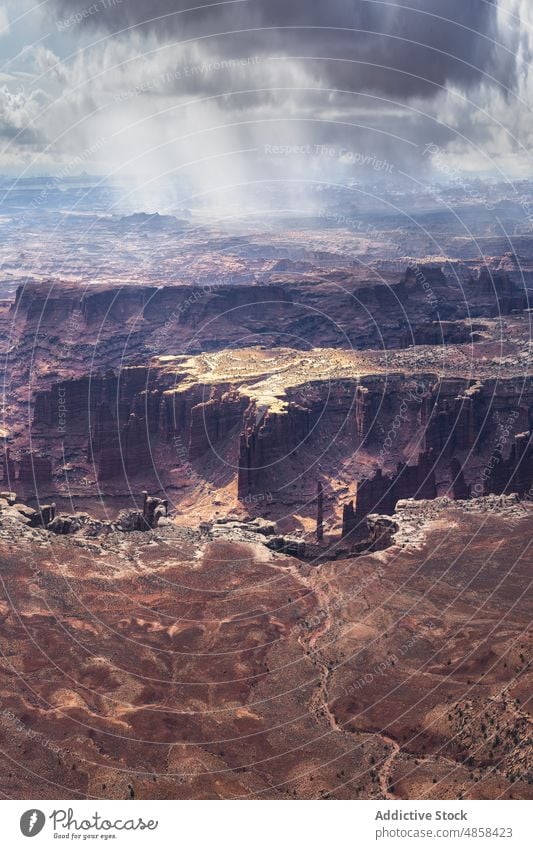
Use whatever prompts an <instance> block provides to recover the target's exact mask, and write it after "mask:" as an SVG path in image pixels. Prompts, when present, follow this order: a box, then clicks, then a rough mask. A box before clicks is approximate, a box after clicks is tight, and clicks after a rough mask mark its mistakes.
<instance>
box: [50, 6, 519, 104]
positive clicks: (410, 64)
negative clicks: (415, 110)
mask: <svg viewBox="0 0 533 849" xmlns="http://www.w3.org/2000/svg"><path fill="white" fill-rule="evenodd" d="M52 2H53V3H54V5H55V7H56V9H57V14H58V17H60V18H62V19H68V18H70V17H72V15H75V14H76V13H81V16H80V24H79V25H80V26H82V27H86V28H91V29H99V30H102V31H106V32H108V33H110V35H113V34H117V33H119V32H120V31H122V30H124V29H126V28H129V27H134V28H135V30H136V32H141V33H146V34H155V35H156V36H157V37H158V38H159V39H160V40H161V41H168V40H170V39H174V40H181V39H184V40H185V39H200V41H198V42H197V43H198V44H199V45H201V46H202V49H203V50H205V51H208V52H209V53H210V55H212V57H213V58H224V57H228V56H240V55H243V54H244V53H246V54H247V55H250V54H252V53H256V54H258V55H261V56H272V55H274V56H277V57H279V58H280V59H282V58H286V57H307V62H306V69H307V70H308V71H309V70H310V72H311V73H312V74H313V76H314V77H316V78H317V79H318V80H319V81H320V83H321V84H322V85H323V86H324V87H326V88H332V89H343V90H350V91H351V90H356V91H368V92H373V93H376V94H379V95H382V96H385V97H390V98H394V99H405V98H409V97H413V96H422V97H430V96H431V95H432V94H433V93H435V92H436V91H437V90H438V89H439V87H443V86H447V85H450V84H454V85H456V86H458V87H460V88H462V89H463V90H466V89H468V88H469V87H471V86H474V85H476V84H478V83H479V81H480V80H482V79H485V80H487V79H488V78H487V76H485V75H487V74H488V75H490V76H491V77H494V78H495V79H496V82H497V84H498V85H500V86H503V87H504V88H512V87H513V85H514V83H515V79H516V67H515V65H516V53H517V43H518V42H517V39H518V37H519V34H518V29H517V28H515V29H509V28H508V29H506V30H504V31H503V30H501V29H499V27H498V9H497V2H496V0H494V2H490V0H447V2H446V3H442V0H405V3H401V4H400V3H395V2H380V0H327V2H324V0H243V2H236V3H231V4H219V5H214V4H213V3H208V2H206V0H152V2H151V3H150V4H147V3H146V2H145V0H122V2H115V3H113V0H99V3H98V4H97V5H99V7H100V8H99V11H98V12H97V13H95V14H90V15H87V16H86V17H83V11H84V9H87V0H52ZM191 7H196V8H195V9H194V10H191ZM239 30H241V32H239ZM242 30H253V31H252V32H250V31H248V32H242ZM301 61H305V60H304V59H302V60H301ZM198 82H199V85H200V86H201V81H200V80H199V81H198Z"/></svg>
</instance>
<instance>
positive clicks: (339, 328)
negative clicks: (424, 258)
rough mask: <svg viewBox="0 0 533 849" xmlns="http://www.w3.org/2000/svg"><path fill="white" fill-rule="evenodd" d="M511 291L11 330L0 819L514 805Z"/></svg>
mask: <svg viewBox="0 0 533 849" xmlns="http://www.w3.org/2000/svg"><path fill="white" fill-rule="evenodd" d="M321 259H322V262H323V263H324V257H323V256H322V257H321ZM267 266H269V267H267ZM503 266H505V267H503ZM527 280H529V278H527ZM527 280H526V284H525V285H524V281H523V280H522V281H521V280H520V279H518V277H517V276H516V275H515V274H514V272H513V264H512V262H511V261H510V260H509V261H507V263H505V262H504V260H503V259H502V258H495V259H494V260H493V261H491V262H487V263H485V264H483V265H479V266H478V267H475V266H474V264H473V263H472V264H471V266H470V267H468V265H465V263H463V264H462V265H461V268H460V269H459V265H457V267H454V264H453V263H446V264H439V263H437V262H431V263H425V264H424V263H420V264H419V263H416V264H413V263H411V264H406V265H405V267H404V269H403V271H401V272H399V273H397V272H396V271H394V272H393V271H392V270H391V269H389V270H387V269H385V268H384V267H382V268H381V270H380V271H379V272H378V271H377V270H376V269H369V268H363V267H361V266H358V265H357V264H355V263H354V264H353V265H351V266H349V267H347V266H346V264H344V265H343V264H342V263H339V262H338V260H335V258H333V259H331V260H330V262H329V264H327V266H326V267H320V266H319V265H318V264H315V263H314V262H313V261H311V260H310V259H309V258H307V259H306V260H305V261H304V260H298V261H296V260H291V259H287V258H286V259H279V257H278V258H276V259H272V260H269V261H268V262H263V263H262V266H261V274H259V275H256V277H255V279H253V280H252V282H250V281H249V280H245V281H241V282H234V283H232V284H231V285H230V284H228V283H227V282H220V281H219V282H214V283H209V284H203V285H199V286H198V285H194V284H193V283H192V284H187V285H185V284H180V285H162V286H155V285H145V284H127V285H123V284H120V285H102V284H100V283H97V284H91V285H87V286H85V287H82V286H80V285H72V284H68V283H64V282H61V281H59V282H54V283H50V284H49V285H48V284H47V283H43V282H40V283H35V282H30V283H28V284H26V285H22V286H20V287H19V288H18V290H17V291H16V293H15V295H14V297H13V298H11V299H6V300H5V301H3V302H2V303H1V304H0V344H1V345H2V348H3V354H4V379H5V387H4V408H3V418H2V430H1V433H0V439H1V441H2V452H1V475H2V482H1V486H0V488H1V489H2V490H3V491H2V492H0V570H1V577H2V583H3V588H4V599H3V600H2V602H1V613H2V617H1V622H0V641H1V645H2V651H3V655H4V660H3V662H2V664H0V677H1V678H2V688H3V692H4V694H5V698H4V699H3V702H2V710H1V711H0V737H1V738H2V750H3V753H2V755H1V756H0V757H1V758H2V761H3V766H4V769H3V770H2V775H3V779H2V784H3V787H2V789H3V792H6V793H7V792H11V793H15V794H19V795H21V796H22V797H24V796H27V795H28V794H29V793H30V792H31V796H32V797H33V798H54V797H56V796H57V794H58V793H59V795H60V796H61V797H62V798H68V799H71V798H72V799H76V798H269V799H278V798H301V799H310V798H313V799H314V798H320V799H332V798H339V799H348V798H350V799H352V798H374V799H398V798H454V799H456V798H495V797H498V798H500V797H501V798H531V783H530V780H531V779H530V773H529V769H530V763H531V742H530V726H531V719H530V714H529V695H528V692H529V689H528V688H529V687H530V681H531V673H530V662H531V661H530V658H531V640H530V634H529V633H528V631H527V624H528V622H529V621H530V616H531V610H530V598H529V597H528V595H527V593H526V592H525V589H526V587H527V582H528V579H529V575H530V562H531V561H530V557H529V555H528V545H529V542H528V541H529V539H530V536H531V527H532V523H533V513H532V510H533V507H532V504H533V499H532V498H531V495H532V494H533V449H532V446H531V433H532V417H533V382H532V373H531V365H530V357H531V347H530V338H531V333H530V313H529V307H528V303H529V300H528V298H529V290H528V288H527V287H528V285H529V284H528V283H527ZM528 617H529V618H528ZM30 763H31V766H30ZM8 788H9V790H8Z"/></svg>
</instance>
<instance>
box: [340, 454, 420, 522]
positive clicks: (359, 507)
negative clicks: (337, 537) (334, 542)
mask: <svg viewBox="0 0 533 849" xmlns="http://www.w3.org/2000/svg"><path fill="white" fill-rule="evenodd" d="M436 496H437V486H436V481H435V468H434V458H433V456H432V454H431V453H430V452H428V453H424V454H421V455H420V457H419V459H418V463H417V464H416V465H413V466H408V465H405V464H399V465H398V468H397V471H396V474H394V475H390V476H389V475H384V474H383V473H382V471H381V469H378V470H377V472H376V474H375V475H374V476H373V477H371V478H367V479H366V480H363V481H361V483H359V484H358V485H357V493H356V499H355V505H354V503H353V501H350V502H349V503H348V504H345V505H344V508H343V517H342V536H343V537H346V536H351V537H354V538H357V537H360V536H363V535H364V534H365V532H366V527H367V526H366V521H365V520H366V518H367V516H369V515H370V514H371V513H376V512H379V513H385V514H386V515H389V516H391V515H392V514H393V513H394V509H395V507H396V504H397V502H398V501H399V500H400V499H405V498H415V499H432V498H436Z"/></svg>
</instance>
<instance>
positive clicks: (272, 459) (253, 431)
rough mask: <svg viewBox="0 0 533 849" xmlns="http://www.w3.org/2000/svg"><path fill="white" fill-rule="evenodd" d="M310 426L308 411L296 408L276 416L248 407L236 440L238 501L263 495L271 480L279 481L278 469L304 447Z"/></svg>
mask: <svg viewBox="0 0 533 849" xmlns="http://www.w3.org/2000/svg"><path fill="white" fill-rule="evenodd" d="M310 426H311V424H310V411H309V409H308V408H306V407H302V406H300V405H299V404H296V403H289V405H288V407H287V410H285V411H283V412H279V413H278V412H271V411H270V410H268V409H267V410H264V409H262V408H261V407H258V406H257V405H256V404H252V405H251V407H250V408H249V409H248V410H247V412H246V414H245V418H244V427H243V430H242V432H241V436H240V445H239V474H238V497H239V498H245V497H246V496H247V495H249V494H253V493H257V492H262V491H265V488H267V489H268V488H269V481H270V480H271V479H272V477H273V476H274V477H275V476H276V475H277V476H278V478H280V477H281V473H280V465H281V464H283V461H284V460H285V459H286V458H287V457H288V456H290V455H294V453H295V452H296V451H297V450H298V448H299V447H300V446H301V445H303V444H304V443H305V441H306V440H307V437H308V436H309V432H310ZM276 488H277V487H276Z"/></svg>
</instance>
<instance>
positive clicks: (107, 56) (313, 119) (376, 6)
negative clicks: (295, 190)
mask: <svg viewBox="0 0 533 849" xmlns="http://www.w3.org/2000/svg"><path fill="white" fill-rule="evenodd" d="M531 6H532V4H531V2H530V0H494V1H493V2H492V0H468V2H466V1H465V0H447V2H446V3H443V2H441V0H405V2H395V0H387V2H382V0H327V2H324V0H321V2H317V0H227V2H218V3H208V2H206V0H151V2H150V3H147V2H144V0H94V2H91V0H44V2H41V3H33V2H30V0H8V2H5V3H3V4H1V5H0V173H3V174H9V175H16V176H29V175H35V174H59V175H63V176H68V175H71V174H72V175H73V174H76V173H79V172H80V171H82V170H84V171H87V172H89V173H94V174H105V175H106V176H112V177H118V178H127V179H133V180H136V181H137V182H138V183H139V184H141V185H143V186H145V187H147V191H148V190H149V187H150V186H152V185H156V184H157V182H160V181H165V180H167V179H171V178H172V179H173V178H184V179H186V180H188V181H190V183H191V185H192V186H193V187H194V191H195V192H196V193H197V194H198V195H201V194H202V193H204V194H206V195H213V194H217V193H218V195H219V196H220V195H221V194H223V193H224V191H225V190H226V189H228V188H229V187H231V188H232V189H235V188H236V187H240V188H242V190H243V191H244V190H245V189H246V187H247V186H250V185H255V184H258V183H261V181H267V182H268V181H272V180H273V181H282V182H283V181H286V182H289V181H295V182H298V181H304V182H305V181H326V180H329V181H331V182H335V181H339V182H342V181H360V182H372V181H379V180H382V179H386V180H399V181H401V180H402V179H407V180H409V181H410V182H413V181H415V182H416V181H420V182H424V181H428V180H431V179H436V180H438V179H441V180H442V181H446V180H450V179H458V178H459V175H463V174H464V175H468V178H469V179H470V178H471V177H472V175H483V176H490V177H491V178H494V179H513V180H516V179H519V178H522V177H530V176H531V175H532V172H533V169H532V157H531V151H532V150H533V144H532V142H533V137H532V136H533V114H532V111H531V104H532V103H533V77H532V74H531V50H532V44H533V42H532V32H533V30H532V27H533V9H532V8H531Z"/></svg>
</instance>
